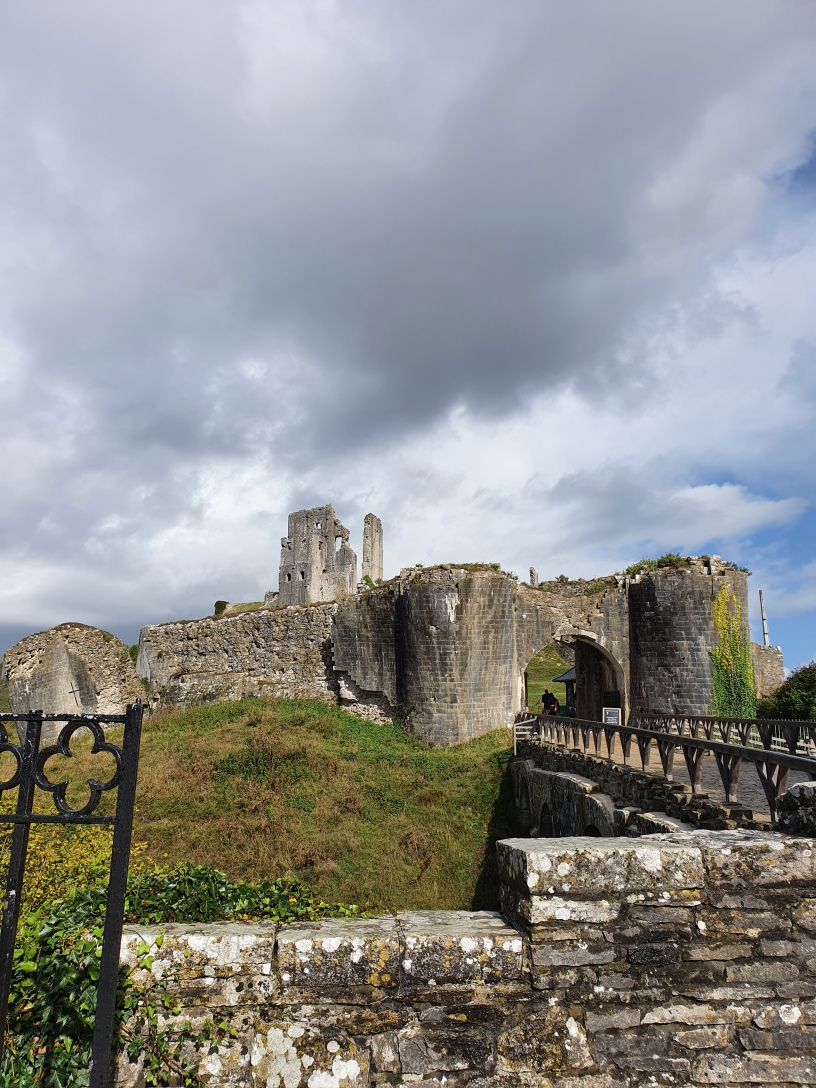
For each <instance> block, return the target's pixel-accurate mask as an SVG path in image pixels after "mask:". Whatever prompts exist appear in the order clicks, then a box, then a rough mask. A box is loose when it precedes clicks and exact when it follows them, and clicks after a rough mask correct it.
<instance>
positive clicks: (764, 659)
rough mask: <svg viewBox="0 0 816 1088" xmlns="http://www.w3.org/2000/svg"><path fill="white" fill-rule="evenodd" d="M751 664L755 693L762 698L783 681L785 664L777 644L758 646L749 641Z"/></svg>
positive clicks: (756, 643)
mask: <svg viewBox="0 0 816 1088" xmlns="http://www.w3.org/2000/svg"><path fill="white" fill-rule="evenodd" d="M751 664H752V665H753V668H754V681H755V683H756V689H757V695H758V696H759V698H760V699H764V698H765V697H766V696H767V695H770V694H772V692H774V691H776V689H777V688H778V687H781V686H782V684H784V683H785V665H784V663H783V661H782V649H781V647H779V646H760V644H759V643H758V642H752V643H751Z"/></svg>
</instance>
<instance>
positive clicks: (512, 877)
mask: <svg viewBox="0 0 816 1088" xmlns="http://www.w3.org/2000/svg"><path fill="white" fill-rule="evenodd" d="M497 851H498V859H499V868H500V872H501V875H502V879H503V880H504V881H505V882H506V883H507V884H509V885H511V886H512V887H515V888H519V889H521V890H526V891H528V892H529V893H532V894H535V895H538V896H541V897H542V898H544V897H545V896H546V895H548V894H549V895H558V896H562V895H564V894H568V895H569V896H570V897H571V898H576V899H578V898H595V897H597V896H598V895H602V896H607V895H612V896H624V895H625V896H626V897H627V898H631V897H635V899H637V897H638V895H642V896H643V897H644V898H655V899H657V898H660V899H664V900H667V901H669V900H671V899H672V898H673V896H674V894H675V893H676V892H678V891H685V890H687V889H697V888H699V887H700V886H701V885H702V884H703V882H704V880H705V873H704V870H703V864H702V853H701V850H700V848H699V846H698V845H697V844H696V842H695V841H694V839H693V838H692V837H691V836H688V837H684V838H682V839H679V840H678V838H677V837H676V836H664V835H654V836H650V837H649V838H648V839H638V840H619V839H613V840H609V839H600V840H598V839H592V838H590V839H574V838H573V839H569V840H559V839H504V840H502V841H501V842H499V843H498V844H497Z"/></svg>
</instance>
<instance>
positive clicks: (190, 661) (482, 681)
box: [138, 558, 748, 744]
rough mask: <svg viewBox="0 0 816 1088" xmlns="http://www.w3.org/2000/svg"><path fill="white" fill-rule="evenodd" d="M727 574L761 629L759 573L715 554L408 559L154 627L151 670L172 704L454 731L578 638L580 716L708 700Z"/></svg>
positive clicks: (153, 694)
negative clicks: (602, 566) (530, 575)
mask: <svg viewBox="0 0 816 1088" xmlns="http://www.w3.org/2000/svg"><path fill="white" fill-rule="evenodd" d="M723 586H725V587H727V589H728V591H729V593H731V594H732V595H733V599H734V600H735V601H736V602H737V603H738V604H739V606H740V611H741V617H742V622H743V625H744V627H745V629H746V630H747V615H748V607H747V587H746V575H745V574H744V573H743V572H741V571H739V570H736V569H735V568H734V567H732V566H730V565H727V564H725V563H722V562H720V561H718V560H717V559H716V558H711V559H706V560H699V559H698V560H695V559H689V560H687V561H686V562H685V563H684V565H683V566H681V567H679V568H675V567H666V568H662V569H658V570H655V571H643V572H642V573H640V574H638V575H635V576H634V577H623V576H610V577H609V578H606V579H599V580H597V581H596V582H591V583H585V582H557V581H556V582H542V583H539V584H538V585H537V586H530V585H526V584H520V583H519V582H518V581H517V580H516V579H515V578H514V577H512V576H510V575H507V574H505V573H503V572H501V571H499V570H497V569H494V568H493V567H490V566H486V565H478V564H473V565H467V566H446V565H443V566H437V567H431V568H409V569H406V570H403V571H402V572H401V573H400V575H399V576H398V577H397V578H393V579H391V580H390V581H387V582H384V583H381V584H379V585H376V584H375V585H374V586H373V588H369V587H367V586H363V587H361V588H360V589H359V590H358V592H357V593H355V594H354V595H347V596H345V597H340V598H339V599H338V600H334V601H330V602H327V603H311V604H309V603H304V604H300V605H294V606H289V607H281V606H280V605H279V603H278V602H274V603H272V604H271V605H270V607H268V608H264V609H260V610H258V611H254V612H246V613H241V614H238V615H234V616H229V615H227V616H224V617H220V618H214V617H208V618H206V619H202V620H195V621H190V622H177V623H165V624H157V625H154V626H149V627H145V628H144V629H143V631H142V634H141V639H140V648H139V660H138V670H139V674H140V676H142V677H143V678H144V679H145V680H146V681H147V683H148V686H149V691H150V698H151V701H152V702H154V703H156V704H159V705H188V704H190V703H192V702H195V701H202V700H203V701H212V700H216V699H225V698H226V699H229V698H238V697H241V696H244V695H253V694H254V695H270V696H303V697H306V696H308V697H310V698H314V697H317V698H323V699H326V700H329V701H339V702H340V703H342V704H343V705H347V706H349V707H350V708H351V709H353V710H354V711H355V712H356V713H360V714H363V715H365V716H368V717H370V718H373V719H375V720H381V719H382V718H383V717H387V718H390V719H394V720H399V721H402V722H404V723H405V724H406V726H407V727H408V728H409V729H410V730H411V731H412V732H413V733H415V734H416V735H417V736H419V737H421V738H423V739H424V740H426V741H428V742H429V743H431V744H453V743H457V742H460V741H465V740H468V739H470V738H472V737H475V736H479V735H480V734H482V733H485V732H488V731H489V730H492V729H497V728H501V727H503V726H509V725H510V724H511V723H512V721H513V718H514V716H515V714H516V713H517V712H518V711H519V710H521V709H522V708H523V707H524V706H525V705H526V691H525V669H526V667H527V664H528V663H529V661H530V660H531V658H532V657H533V656H534V655H535V654H536V653H537V652H538V651H539V650H540V649H541V648H542V647H544V646H549V645H553V644H554V645H555V646H559V645H560V646H569V647H570V648H572V650H573V651H574V654H575V668H576V674H577V677H578V684H577V712H578V716H579V717H583V718H588V719H594V720H598V719H599V718H600V711H601V707H602V706H604V705H607V706H609V705H611V706H616V705H618V706H621V707H622V708H623V710H624V713H625V711H626V708H627V707H629V706H631V705H640V706H648V707H653V708H656V709H661V710H669V711H673V712H675V713H690V714H705V713H707V712H708V711H709V706H710V700H711V683H712V681H711V657H710V653H711V650H712V649H713V648H714V647H715V646H716V644H717V638H718V635H717V631H716V629H715V626H714V621H713V618H712V603H713V601H714V600H715V598H716V597H717V594H718V593H719V592H720V590H721V589H722V587H723Z"/></svg>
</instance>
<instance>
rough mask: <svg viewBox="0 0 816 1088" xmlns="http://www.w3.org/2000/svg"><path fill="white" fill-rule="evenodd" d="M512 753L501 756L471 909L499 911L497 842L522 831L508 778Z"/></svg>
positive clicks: (509, 777)
mask: <svg viewBox="0 0 816 1088" xmlns="http://www.w3.org/2000/svg"><path fill="white" fill-rule="evenodd" d="M512 758H513V754H512V752H508V753H507V754H506V755H504V756H502V762H503V763H504V774H503V775H502V780H501V786H500V787H499V795H498V797H497V798H496V803H495V804H494V805H493V810H492V812H491V813H490V822H489V824H488V825H487V842H486V843H485V853H484V858H483V860H482V865H481V868H480V870H479V876H478V879H477V880H476V888H475V890H474V892H473V899H472V901H471V904H470V909H471V910H499V886H500V883H501V882H500V880H499V868H498V865H497V864H496V842H497V841H498V840H499V839H510V838H514V837H515V836H517V835H521V834H522V833H523V832H522V831H521V828H520V827H519V824H518V822H517V820H516V801H515V797H514V795H513V779H512V778H511V776H510V761H511V760H512Z"/></svg>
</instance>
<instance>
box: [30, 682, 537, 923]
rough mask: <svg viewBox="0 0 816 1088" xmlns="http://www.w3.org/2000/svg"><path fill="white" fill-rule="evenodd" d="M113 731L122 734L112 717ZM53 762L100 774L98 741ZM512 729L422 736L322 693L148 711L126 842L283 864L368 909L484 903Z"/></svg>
mask: <svg viewBox="0 0 816 1088" xmlns="http://www.w3.org/2000/svg"><path fill="white" fill-rule="evenodd" d="M111 739H113V740H114V741H115V740H116V739H118V737H117V733H116V731H112V734H111ZM74 750H75V751H76V756H77V758H72V759H70V760H67V759H63V758H62V757H61V756H58V757H54V758H53V759H52V760H50V761H49V764H48V774H49V777H50V778H51V780H52V781H58V780H60V779H61V778H69V779H70V780H71V781H72V782H73V783H75V785H72V786H71V788H70V789H69V793H68V797H69V799H70V800H71V802H72V803H73V804H81V803H82V802H83V801H84V799H85V798H86V797H87V792H86V790H85V788H84V787H83V786H81V785H80V775H81V772H82V771H83V770H84V771H86V772H87V773H89V774H91V775H93V776H95V777H97V778H99V779H100V780H103V781H104V780H105V778H107V777H109V776H110V773H111V768H109V767H108V765H107V763H105V762H104V761H105V760H109V759H110V757H108V756H104V755H97V756H91V755H90V753H89V751H88V745H87V744H85V745H84V749H83V743H82V742H80V741H78V740H77V741H75V743H74ZM511 753H512V740H511V737H510V734H509V731H507V730H499V731H497V732H495V733H491V734H488V735H487V736H484V737H480V738H479V739H477V740H474V741H471V742H470V743H468V744H462V745H457V746H455V747H452V748H436V749H433V748H429V747H428V746H427V745H425V744H423V743H422V742H420V741H417V740H414V739H412V738H411V737H409V736H407V735H406V734H405V733H404V732H403V731H402V730H401V729H399V728H398V727H397V726H391V725H375V724H373V723H371V722H368V721H364V720H363V719H361V718H356V717H354V716H353V715H352V714H349V713H347V712H345V711H343V710H340V709H338V708H337V707H332V706H328V705H326V704H324V703H320V702H311V701H302V700H281V701H277V702H267V701H265V700H262V699H245V700H243V701H240V702H233V703H218V704H215V705H212V706H200V707H194V708H191V709H189V710H179V711H172V712H170V713H166V714H163V715H159V716H156V717H155V718H152V719H147V720H146V721H145V726H144V733H143V739H142V751H141V759H140V769H139V785H138V793H137V802H136V817H135V824H134V832H133V834H134V841H135V842H143V843H145V844H146V847H145V849H144V850H143V852H142V854H141V856H140V858H139V861H140V862H141V863H142V864H144V861H145V858H147V859H150V860H152V861H153V862H155V863H157V864H159V865H161V866H165V867H167V866H173V865H175V864H176V863H178V862H182V861H187V862H191V863H193V864H196V865H210V866H213V867H215V868H217V869H219V870H222V871H223V872H225V873H226V874H227V875H228V876H229V877H230V878H232V879H233V880H242V881H257V880H263V879H275V878H281V877H287V878H291V879H296V880H299V881H300V882H301V883H302V884H303V885H304V886H305V887H307V888H308V889H309V891H310V892H311V893H312V894H314V895H315V896H317V897H319V898H320V899H322V900H327V901H331V902H338V901H339V902H344V903H354V904H358V905H359V906H360V907H361V908H363V909H366V910H373V911H382V910H406V909H408V910H411V909H413V910H418V909H431V908H436V909H444V908H448V909H467V908H471V907H476V908H485V909H493V908H495V907H496V906H497V881H496V875H495V869H494V862H493V851H492V849H491V847H492V843H493V842H494V841H495V839H496V838H501V837H504V836H507V835H512V834H515V832H516V827H515V824H514V812H513V804H512V796H511V790H510V787H509V783H508V782H507V781H506V775H505V774H504V770H505V768H506V766H507V762H508V760H509V758H510V756H511Z"/></svg>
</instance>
